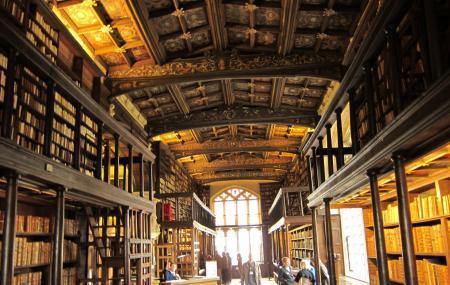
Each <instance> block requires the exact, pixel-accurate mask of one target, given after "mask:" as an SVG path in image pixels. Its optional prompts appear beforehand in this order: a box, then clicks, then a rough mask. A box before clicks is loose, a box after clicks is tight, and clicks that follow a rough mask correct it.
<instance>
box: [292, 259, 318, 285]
mask: <svg viewBox="0 0 450 285" xmlns="http://www.w3.org/2000/svg"><path fill="white" fill-rule="evenodd" d="M315 281H316V278H315V276H314V273H313V272H312V271H311V270H310V269H309V268H308V263H307V261H305V260H302V261H301V262H300V271H299V272H298V273H297V276H296V277H295V282H296V283H297V284H299V285H313V284H314V283H315Z"/></svg>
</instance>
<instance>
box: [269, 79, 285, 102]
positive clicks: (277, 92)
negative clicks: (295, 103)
mask: <svg viewBox="0 0 450 285" xmlns="http://www.w3.org/2000/svg"><path fill="white" fill-rule="evenodd" d="M272 82H273V83H272V91H271V98H270V108H272V109H274V110H277V109H278V108H280V106H281V98H282V97H283V93H284V85H285V84H286V78H275V79H273V80H272Z"/></svg>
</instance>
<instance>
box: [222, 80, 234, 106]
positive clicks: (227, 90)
mask: <svg viewBox="0 0 450 285" xmlns="http://www.w3.org/2000/svg"><path fill="white" fill-rule="evenodd" d="M220 84H221V86H222V93H223V100H224V102H225V105H227V106H231V105H233V103H234V96H233V86H232V85H231V80H230V79H225V80H221V82H220Z"/></svg>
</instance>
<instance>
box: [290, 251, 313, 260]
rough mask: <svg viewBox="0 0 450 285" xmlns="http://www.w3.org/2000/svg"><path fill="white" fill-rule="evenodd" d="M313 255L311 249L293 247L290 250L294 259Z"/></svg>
mask: <svg viewBox="0 0 450 285" xmlns="http://www.w3.org/2000/svg"><path fill="white" fill-rule="evenodd" d="M312 255H313V250H312V249H293V250H291V257H293V258H296V259H302V258H310V257H312Z"/></svg>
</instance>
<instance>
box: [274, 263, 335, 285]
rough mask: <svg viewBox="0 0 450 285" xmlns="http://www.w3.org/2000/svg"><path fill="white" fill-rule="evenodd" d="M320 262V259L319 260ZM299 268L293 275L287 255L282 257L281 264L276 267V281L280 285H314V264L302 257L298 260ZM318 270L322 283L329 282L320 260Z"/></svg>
mask: <svg viewBox="0 0 450 285" xmlns="http://www.w3.org/2000/svg"><path fill="white" fill-rule="evenodd" d="M319 262H320V260H319ZM299 269H300V270H299V271H298V273H297V274H296V276H295V277H294V273H293V272H292V268H291V260H290V259H289V257H283V258H282V259H281V266H279V268H278V283H279V284H280V285H294V284H298V285H314V284H316V280H317V279H316V270H315V268H314V264H313V263H312V261H311V260H309V259H303V260H301V261H300V268H299ZM320 269H321V270H320V272H321V274H322V284H325V285H327V284H329V276H328V271H327V269H326V267H325V265H324V264H323V263H322V262H320Z"/></svg>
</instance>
